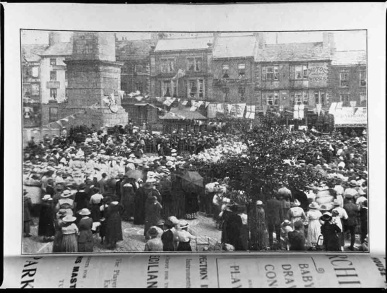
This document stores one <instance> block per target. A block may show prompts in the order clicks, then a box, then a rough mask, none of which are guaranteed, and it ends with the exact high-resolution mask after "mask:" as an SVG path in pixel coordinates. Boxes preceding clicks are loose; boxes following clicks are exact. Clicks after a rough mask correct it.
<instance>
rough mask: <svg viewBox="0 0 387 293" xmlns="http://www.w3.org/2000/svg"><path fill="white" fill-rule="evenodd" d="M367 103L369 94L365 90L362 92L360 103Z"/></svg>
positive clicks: (363, 104)
mask: <svg viewBox="0 0 387 293" xmlns="http://www.w3.org/2000/svg"><path fill="white" fill-rule="evenodd" d="M366 103H367V94H366V93H365V92H361V93H360V105H362V106H365V104H366Z"/></svg>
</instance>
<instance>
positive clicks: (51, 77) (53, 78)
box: [50, 71, 56, 80]
mask: <svg viewBox="0 0 387 293" xmlns="http://www.w3.org/2000/svg"><path fill="white" fill-rule="evenodd" d="M50 80H56V71H50Z"/></svg>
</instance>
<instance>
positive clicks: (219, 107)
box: [216, 104, 225, 113]
mask: <svg viewBox="0 0 387 293" xmlns="http://www.w3.org/2000/svg"><path fill="white" fill-rule="evenodd" d="M224 111H225V109H224V104H216V112H219V113H224Z"/></svg>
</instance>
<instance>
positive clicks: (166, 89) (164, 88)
mask: <svg viewBox="0 0 387 293" xmlns="http://www.w3.org/2000/svg"><path fill="white" fill-rule="evenodd" d="M161 93H162V96H163V97H172V95H173V92H172V85H171V81H170V80H168V81H167V80H165V81H163V82H162V83H161Z"/></svg>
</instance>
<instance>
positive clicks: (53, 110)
mask: <svg viewBox="0 0 387 293" xmlns="http://www.w3.org/2000/svg"><path fill="white" fill-rule="evenodd" d="M48 116H49V117H48V119H49V121H50V122H54V121H57V120H58V107H50V110H49V112H48Z"/></svg>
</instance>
